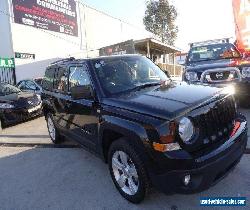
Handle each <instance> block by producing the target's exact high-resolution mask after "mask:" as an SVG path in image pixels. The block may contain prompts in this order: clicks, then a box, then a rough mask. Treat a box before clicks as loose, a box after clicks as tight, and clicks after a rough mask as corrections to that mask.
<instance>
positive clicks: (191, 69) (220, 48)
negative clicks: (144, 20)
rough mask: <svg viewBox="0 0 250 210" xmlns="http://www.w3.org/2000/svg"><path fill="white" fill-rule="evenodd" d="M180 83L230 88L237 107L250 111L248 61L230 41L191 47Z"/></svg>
mask: <svg viewBox="0 0 250 210" xmlns="http://www.w3.org/2000/svg"><path fill="white" fill-rule="evenodd" d="M183 80H184V81H188V82H191V83H197V82H199V83H206V84H210V85H214V86H215V85H216V86H221V85H225V84H233V85H234V86H235V89H236V97H237V99H239V101H240V102H241V103H240V104H241V105H243V106H245V107H250V58H244V56H243V55H242V54H241V53H240V52H239V51H238V49H237V48H236V46H235V45H234V44H233V43H231V42H230V39H217V40H209V41H204V42H197V43H192V44H191V45H190V50H189V53H188V56H187V59H186V63H185V71H184V72H183Z"/></svg>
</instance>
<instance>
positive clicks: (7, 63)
mask: <svg viewBox="0 0 250 210" xmlns="http://www.w3.org/2000/svg"><path fill="white" fill-rule="evenodd" d="M0 67H3V68H15V61H14V58H0Z"/></svg>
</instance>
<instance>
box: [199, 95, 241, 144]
mask: <svg viewBox="0 0 250 210" xmlns="http://www.w3.org/2000/svg"><path fill="white" fill-rule="evenodd" d="M235 116H236V109H235V106H234V99H233V97H231V96H230V97H227V98H225V99H223V100H222V101H219V102H217V104H216V105H215V107H213V108H211V110H209V111H208V112H207V113H205V114H202V115H200V116H199V117H198V118H197V120H198V121H199V125H200V129H201V130H202V133H203V136H202V138H203V139H205V138H207V139H209V141H217V140H220V139H219V138H223V137H229V135H230V131H231V129H232V125H233V121H234V119H235ZM225 128H227V132H224V129H225ZM213 136H216V139H215V140H212V137H213Z"/></svg>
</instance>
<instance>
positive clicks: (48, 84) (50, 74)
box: [42, 68, 55, 91]
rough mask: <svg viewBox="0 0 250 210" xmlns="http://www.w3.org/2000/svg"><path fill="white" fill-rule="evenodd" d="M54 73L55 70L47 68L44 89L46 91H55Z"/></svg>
mask: <svg viewBox="0 0 250 210" xmlns="http://www.w3.org/2000/svg"><path fill="white" fill-rule="evenodd" d="M54 73H55V69H54V68H47V69H46V71H45V75H44V78H43V82H42V85H43V88H44V89H45V90H50V91H51V90H52V89H53V80H54Z"/></svg>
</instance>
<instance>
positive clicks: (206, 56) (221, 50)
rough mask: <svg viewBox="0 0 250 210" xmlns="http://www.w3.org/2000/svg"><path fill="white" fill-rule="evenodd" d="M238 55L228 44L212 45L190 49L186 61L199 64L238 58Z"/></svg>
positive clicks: (233, 47)
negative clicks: (200, 62)
mask: <svg viewBox="0 0 250 210" xmlns="http://www.w3.org/2000/svg"><path fill="white" fill-rule="evenodd" d="M239 57H240V53H239V52H238V51H237V49H236V48H235V46H234V45H233V44H230V43H220V44H212V45H206V46H199V47H192V48H191V49H190V51H189V54H188V58H187V61H188V62H199V61H207V60H220V59H230V58H239Z"/></svg>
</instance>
